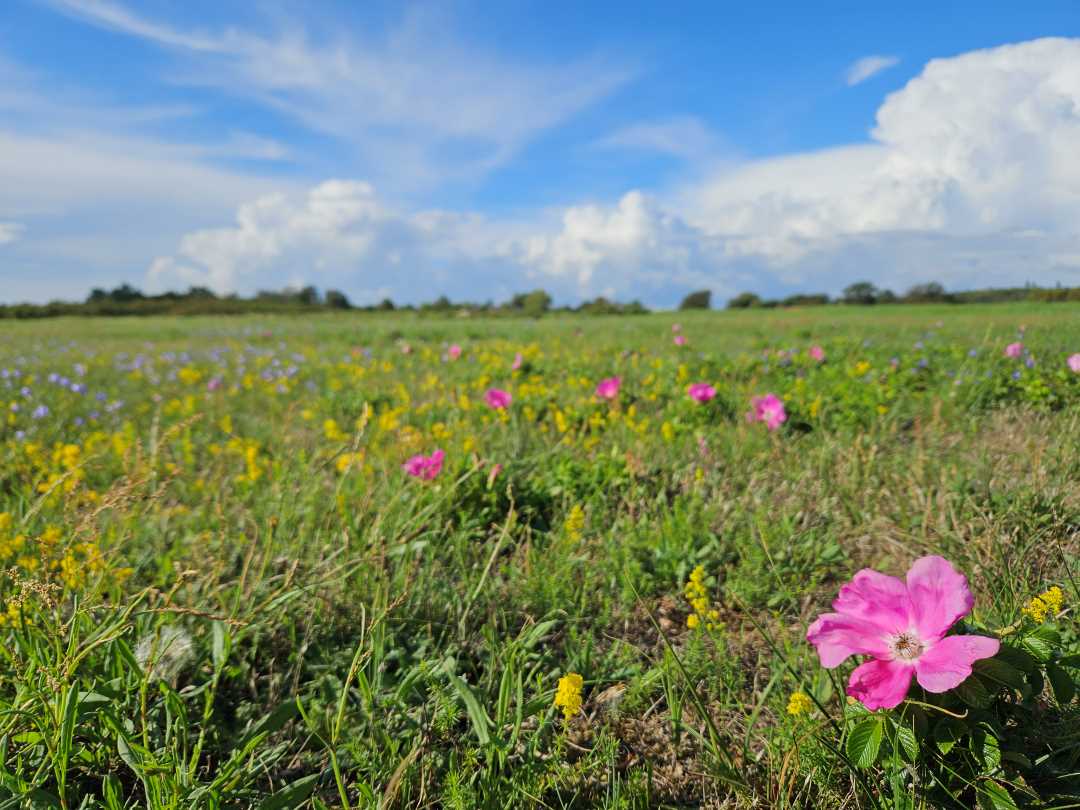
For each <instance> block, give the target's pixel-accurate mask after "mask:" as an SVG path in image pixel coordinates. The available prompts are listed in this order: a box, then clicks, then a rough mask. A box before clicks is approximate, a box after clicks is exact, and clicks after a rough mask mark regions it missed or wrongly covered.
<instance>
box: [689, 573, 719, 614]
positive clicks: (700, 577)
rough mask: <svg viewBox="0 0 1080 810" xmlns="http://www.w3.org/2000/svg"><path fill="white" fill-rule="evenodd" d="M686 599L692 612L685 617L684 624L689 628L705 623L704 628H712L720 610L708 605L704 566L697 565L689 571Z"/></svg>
mask: <svg viewBox="0 0 1080 810" xmlns="http://www.w3.org/2000/svg"><path fill="white" fill-rule="evenodd" d="M684 593H685V594H686V601H688V602H689V603H690V607H691V608H693V609H694V612H693V613H691V614H690V615H689V616H687V617H686V626H687V627H689V628H690V629H691V630H693V629H695V628H697V627H700V626H701V623H702V622H704V623H705V629H706V630H712V629H713V628H714V627H715V626H716V622H717V621H718V620H719V619H720V612H719V611H718V610H716V609H715V608H711V607H709V590H708V588H706V587H705V568H704V567H703V566H700V565H699V566H698V567H697V568H695V569H694V570H693V571H691V572H690V579H689V580H687V582H686V588H685V591H684Z"/></svg>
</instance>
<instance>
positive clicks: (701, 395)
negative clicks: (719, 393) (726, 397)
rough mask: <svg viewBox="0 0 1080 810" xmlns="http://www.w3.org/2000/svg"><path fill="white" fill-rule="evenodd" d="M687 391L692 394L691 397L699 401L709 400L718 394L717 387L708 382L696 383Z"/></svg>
mask: <svg viewBox="0 0 1080 810" xmlns="http://www.w3.org/2000/svg"><path fill="white" fill-rule="evenodd" d="M686 393H687V394H689V395H690V399H694V400H697V401H698V402H708V401H709V400H710V399H712V398H713V397H715V396H716V389H715V388H713V387H712V386H711V385H709V384H708V383H694V384H693V385H691V386H690V387H689V388H687V389H686Z"/></svg>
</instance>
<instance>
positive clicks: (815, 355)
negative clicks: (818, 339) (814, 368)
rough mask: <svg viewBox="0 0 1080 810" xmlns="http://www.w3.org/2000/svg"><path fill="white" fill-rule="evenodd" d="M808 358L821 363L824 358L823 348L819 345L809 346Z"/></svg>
mask: <svg viewBox="0 0 1080 810" xmlns="http://www.w3.org/2000/svg"><path fill="white" fill-rule="evenodd" d="M810 359H811V360H813V361H814V362H815V363H822V362H824V360H825V350H824V349H823V348H821V347H820V346H811V347H810Z"/></svg>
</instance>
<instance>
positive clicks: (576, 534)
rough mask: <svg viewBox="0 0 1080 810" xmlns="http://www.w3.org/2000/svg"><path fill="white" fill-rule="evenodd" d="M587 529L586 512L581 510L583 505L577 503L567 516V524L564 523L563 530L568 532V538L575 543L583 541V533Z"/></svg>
mask: <svg viewBox="0 0 1080 810" xmlns="http://www.w3.org/2000/svg"><path fill="white" fill-rule="evenodd" d="M584 528H585V510H584V509H582V508H581V504H578V503H575V504H574V506H573V508H572V509H571V510H570V514H568V515H567V516H566V522H565V523H563V529H564V530H565V531H566V536H567V537H568V538H569V539H570V540H571V541H573V542H575V543H576V542H578V541H579V540H581V532H582V530H583V529H584Z"/></svg>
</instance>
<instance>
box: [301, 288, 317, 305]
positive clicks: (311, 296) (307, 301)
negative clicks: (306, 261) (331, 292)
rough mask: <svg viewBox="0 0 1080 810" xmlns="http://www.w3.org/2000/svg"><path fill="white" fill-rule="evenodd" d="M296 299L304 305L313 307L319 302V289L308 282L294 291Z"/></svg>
mask: <svg viewBox="0 0 1080 810" xmlns="http://www.w3.org/2000/svg"><path fill="white" fill-rule="evenodd" d="M296 300H297V301H299V302H300V303H301V304H303V305H304V306H306V307H313V306H315V305H316V304H318V303H319V291H318V290H317V289H315V287H313V286H311V285H310V284H309V285H308V286H306V287H302V288H301V289H300V290H299V291H298V292H297V293H296Z"/></svg>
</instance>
